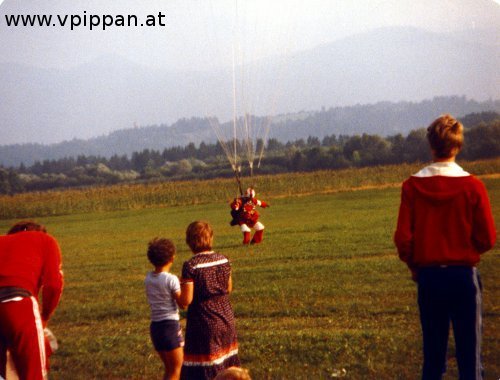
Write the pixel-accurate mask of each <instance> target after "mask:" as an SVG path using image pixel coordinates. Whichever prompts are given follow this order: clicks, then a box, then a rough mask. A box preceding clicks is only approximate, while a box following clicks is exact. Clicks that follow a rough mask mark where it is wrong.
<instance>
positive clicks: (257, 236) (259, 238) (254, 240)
mask: <svg viewBox="0 0 500 380" xmlns="http://www.w3.org/2000/svg"><path fill="white" fill-rule="evenodd" d="M263 238H264V230H258V231H255V234H254V235H253V238H252V241H251V242H250V244H259V243H260V242H261V241H262V239H263Z"/></svg>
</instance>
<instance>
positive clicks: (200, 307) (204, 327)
mask: <svg viewBox="0 0 500 380" xmlns="http://www.w3.org/2000/svg"><path fill="white" fill-rule="evenodd" d="M212 242H213V231H212V228H211V227H210V225H209V224H208V223H206V222H200V221H197V222H193V223H191V224H190V225H189V226H188V228H187V231H186V243H187V244H188V245H189V247H190V248H191V251H192V252H193V257H192V258H191V259H189V260H188V261H186V262H185V263H184V265H183V267H182V278H181V289H182V290H181V291H182V293H183V294H184V293H185V294H186V295H187V296H186V300H187V302H188V304H189V307H188V311H187V323H186V337H185V347H184V363H183V365H182V372H181V379H188V380H197V379H213V378H214V377H215V376H216V375H217V373H218V372H220V371H222V370H224V369H226V368H229V367H232V366H236V367H239V366H240V360H239V357H238V342H237V338H236V327H235V321H234V313H233V309H232V307H231V303H230V302H229V293H230V292H231V290H232V279H231V265H230V263H229V260H228V259H227V257H225V256H224V255H222V254H220V253H216V252H214V251H212Z"/></svg>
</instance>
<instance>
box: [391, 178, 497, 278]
mask: <svg viewBox="0 0 500 380" xmlns="http://www.w3.org/2000/svg"><path fill="white" fill-rule="evenodd" d="M466 174H468V173H466ZM495 240H496V230H495V225H494V222H493V216H492V213H491V207H490V202H489V199H488V195H487V192H486V188H485V186H484V184H483V183H482V182H481V181H480V180H479V179H477V178H476V177H474V176H471V175H467V176H457V177H447V176H442V175H435V176H427V177H416V176H412V177H410V178H409V179H408V180H406V181H405V182H404V183H403V188H402V193H401V206H400V209H399V217H398V223H397V229H396V233H395V235H394V241H395V243H396V246H397V249H398V253H399V257H400V258H401V260H403V261H404V262H406V263H407V264H408V266H409V267H410V269H412V270H415V269H418V268H419V267H426V266H436V265H465V266H474V265H476V264H477V263H478V262H479V259H480V254H481V253H483V252H486V251H487V250H489V249H491V248H492V247H493V245H494V244H495Z"/></svg>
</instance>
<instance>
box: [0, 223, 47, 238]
mask: <svg viewBox="0 0 500 380" xmlns="http://www.w3.org/2000/svg"><path fill="white" fill-rule="evenodd" d="M23 231H41V232H47V230H46V229H45V226H43V225H41V224H39V223H36V222H34V221H32V220H22V221H20V222H17V223H16V224H14V225H13V226H12V227H10V229H9V231H7V235H12V234H15V233H17V232H23Z"/></svg>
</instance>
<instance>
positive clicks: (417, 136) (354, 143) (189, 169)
mask: <svg viewBox="0 0 500 380" xmlns="http://www.w3.org/2000/svg"><path fill="white" fill-rule="evenodd" d="M461 120H462V122H463V123H464V125H465V126H468V127H467V128H466V131H465V146H464V149H463V150H462V152H461V153H460V155H459V159H461V160H478V159H485V158H494V157H498V156H500V115H499V114H497V113H494V112H485V113H479V114H470V115H467V116H465V117H464V118H462V119H461ZM259 143H260V144H263V143H264V142H263V141H260V142H259ZM429 159H430V153H429V148H428V144H427V140H426V130H425V129H417V130H413V131H411V132H410V133H409V134H408V135H407V136H406V137H405V136H403V135H401V134H397V135H393V136H389V137H385V138H384V137H380V136H378V135H370V134H362V135H354V136H348V135H338V136H337V135H330V136H326V137H324V138H322V139H321V140H320V139H319V138H317V137H309V138H307V139H297V140H295V141H289V142H286V143H283V142H280V141H278V140H277V139H269V140H268V141H267V143H266V149H265V157H264V158H263V160H262V162H261V165H260V167H259V168H256V169H255V170H254V173H255V174H276V173H285V172H299V171H314V170H322V169H343V168H349V167H365V166H375V165H386V164H399V163H412V162H417V161H420V162H425V161H428V160H429ZM244 164H245V163H244ZM242 170H243V173H242V175H243V176H245V175H248V173H247V172H246V171H247V170H248V168H246V167H245V166H244V167H243V169H242ZM232 175H233V172H232V169H231V168H230V166H229V163H228V160H227V159H226V157H225V155H224V152H223V149H222V147H221V145H220V144H219V143H215V144H206V143H204V142H202V143H200V144H199V145H198V146H196V145H195V144H194V143H190V144H188V145H186V146H184V147H181V146H177V147H172V148H167V149H164V150H163V151H159V150H150V149H144V150H142V151H140V152H134V153H133V154H132V155H131V156H130V157H129V156H127V155H114V156H112V157H110V158H105V157H99V156H85V155H80V156H77V157H67V158H62V159H57V160H44V161H42V162H40V161H37V162H35V163H34V164H33V165H32V166H29V167H27V166H25V165H23V164H21V165H20V166H19V167H17V168H0V193H1V194H14V193H20V192H26V191H43V190H49V189H56V188H66V187H78V186H92V185H105V184H116V183H126V182H128V183H131V182H146V181H155V180H156V181H158V180H188V179H208V178H217V177H229V176H232Z"/></svg>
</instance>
